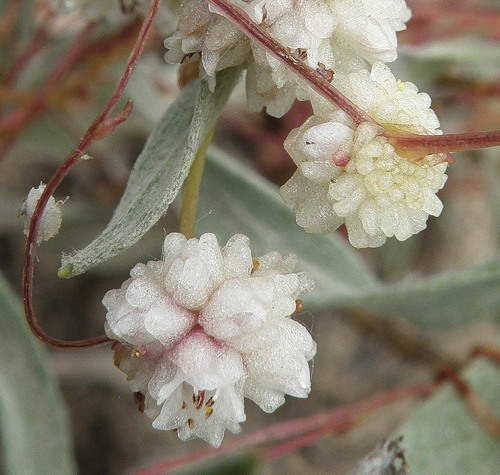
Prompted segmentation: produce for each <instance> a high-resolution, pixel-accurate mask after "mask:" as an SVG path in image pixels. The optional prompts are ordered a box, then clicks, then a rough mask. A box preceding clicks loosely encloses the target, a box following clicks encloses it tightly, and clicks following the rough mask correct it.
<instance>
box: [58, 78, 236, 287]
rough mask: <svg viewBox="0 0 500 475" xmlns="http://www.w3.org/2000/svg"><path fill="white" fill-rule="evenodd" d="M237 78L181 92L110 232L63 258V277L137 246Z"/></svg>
mask: <svg viewBox="0 0 500 475" xmlns="http://www.w3.org/2000/svg"><path fill="white" fill-rule="evenodd" d="M237 78H238V71H237V70H226V71H224V72H222V73H221V74H219V75H218V77H217V86H216V88H215V91H214V92H213V93H211V92H210V90H209V89H208V85H207V84H206V82H205V81H201V84H200V83H199V82H198V81H193V82H192V83H191V84H189V85H188V86H187V87H186V88H185V89H184V90H183V92H182V93H181V95H180V96H179V98H178V99H177V100H176V101H175V102H174V103H173V104H172V105H171V106H170V107H169V109H168V110H167V113H166V114H165V115H164V117H163V119H162V120H161V121H160V123H159V124H158V126H157V127H156V128H155V129H154V130H153V132H152V133H151V135H150V136H149V138H148V140H147V142H146V145H145V146H144V149H143V151H142V152H141V154H140V155H139V157H138V158H137V161H136V163H135V165H134V168H133V169H132V172H131V174H130V178H129V180H128V183H127V188H126V190H125V193H124V194H123V196H122V199H121V201H120V203H119V205H118V207H117V208H116V210H115V213H114V215H113V217H112V218H111V220H110V222H109V224H108V226H107V227H106V229H104V231H103V232H102V233H101V235H100V236H99V237H97V238H96V239H95V240H94V241H92V242H91V243H90V244H89V245H88V246H87V247H85V248H84V249H82V250H80V251H77V252H75V253H73V254H71V255H65V256H63V257H62V266H61V269H60V271H59V275H60V276H61V277H72V276H75V275H78V274H81V273H83V272H85V271H86V270H87V269H89V268H90V267H93V266H95V265H97V264H99V263H101V262H103V261H106V260H107V259H110V258H111V257H113V256H115V255H116V254H118V253H119V252H120V251H122V250H124V249H126V248H128V247H130V246H131V245H133V244H135V243H136V242H137V241H138V240H139V239H140V238H141V237H142V236H143V235H144V234H145V233H146V232H147V231H148V230H149V229H150V228H151V227H152V226H154V225H155V224H156V223H157V221H158V220H159V219H160V218H161V217H162V216H163V215H164V214H165V212H166V211H167V209H168V207H169V205H170V204H171V203H172V201H173V200H174V198H175V197H176V196H177V194H178V192H179V190H180V188H181V186H182V183H183V182H184V179H185V178H186V176H187V174H188V172H189V168H190V166H191V163H192V162H193V159H194V156H195V154H196V151H197V150H198V147H199V145H200V143H201V142H202V141H203V139H204V138H205V136H206V134H207V132H208V131H209V130H211V128H212V127H213V126H214V125H215V122H216V120H217V118H218V116H219V114H220V112H221V110H222V107H223V106H224V104H225V103H226V101H227V99H228V97H229V94H230V93H231V91H232V89H233V87H234V85H235V83H236V80H237Z"/></svg>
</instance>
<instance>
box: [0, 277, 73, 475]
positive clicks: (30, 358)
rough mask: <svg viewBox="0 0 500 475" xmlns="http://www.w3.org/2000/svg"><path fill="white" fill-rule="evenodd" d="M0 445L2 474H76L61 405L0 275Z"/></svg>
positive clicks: (36, 345) (45, 364)
mask: <svg viewBox="0 0 500 475" xmlns="http://www.w3.org/2000/svg"><path fill="white" fill-rule="evenodd" d="M0 334H1V335H2V344H1V345H0V430H1V436H0V440H1V443H2V452H3V453H2V456H1V457H0V459H1V460H2V462H3V463H2V465H3V466H2V467H0V472H1V473H5V474H6V475H18V474H21V473H33V474H35V473H36V474H39V475H53V474H64V475H71V474H73V473H76V467H75V463H74V460H73V456H72V443H71V439H70V434H69V431H68V423H67V420H66V413H65V409H64V402H63V400H62V397H61V395H60V394H59V389H58V387H57V382H56V381H55V379H54V377H53V375H52V374H51V372H50V370H49V367H48V362H47V356H46V354H45V351H43V348H42V346H41V345H40V344H39V343H38V342H37V341H36V340H35V338H34V337H33V335H32V334H31V333H30V332H29V330H28V327H27V325H26V323H25V321H24V313H23V311H22V308H21V305H20V302H19V299H18V298H17V296H16V295H14V293H13V292H12V290H11V289H10V288H9V286H8V284H7V282H6V280H5V279H4V277H3V276H2V275H1V274H0Z"/></svg>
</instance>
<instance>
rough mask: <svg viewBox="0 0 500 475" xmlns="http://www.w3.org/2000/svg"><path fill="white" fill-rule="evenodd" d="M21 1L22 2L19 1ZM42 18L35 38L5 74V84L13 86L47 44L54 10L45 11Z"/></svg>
mask: <svg viewBox="0 0 500 475" xmlns="http://www.w3.org/2000/svg"><path fill="white" fill-rule="evenodd" d="M18 3H20V2H18ZM42 15H43V16H42V18H41V20H40V25H39V26H38V27H37V29H36V31H35V34H34V35H33V39H32V41H31V43H30V44H29V46H28V47H27V48H26V49H25V50H24V51H23V52H22V53H21V54H20V55H19V56H18V57H17V58H16V59H15V61H14V64H13V66H12V68H11V69H10V71H9V72H8V73H7V74H6V75H5V78H4V79H3V81H2V82H3V83H4V86H12V85H13V84H14V83H15V82H16V80H17V78H18V77H19V75H20V74H21V72H22V71H23V70H24V69H25V68H26V66H27V65H28V64H29V62H30V60H31V59H32V58H33V57H34V56H35V55H36V54H37V53H38V52H39V51H40V50H42V49H43V48H44V46H45V45H46V44H47V39H48V36H49V26H48V23H49V21H50V20H51V18H52V12H50V11H44V12H43V13H42Z"/></svg>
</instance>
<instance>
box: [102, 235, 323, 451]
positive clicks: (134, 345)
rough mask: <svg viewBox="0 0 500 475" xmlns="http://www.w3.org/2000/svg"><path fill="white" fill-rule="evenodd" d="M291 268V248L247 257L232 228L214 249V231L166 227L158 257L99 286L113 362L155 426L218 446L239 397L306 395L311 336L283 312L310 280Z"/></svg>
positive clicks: (266, 403)
mask: <svg viewBox="0 0 500 475" xmlns="http://www.w3.org/2000/svg"><path fill="white" fill-rule="evenodd" d="M294 267H295V257H294V256H293V255H289V256H285V257H283V256H281V255H280V254H279V253H277V252H271V253H269V254H266V255H265V256H263V257H260V258H258V259H255V258H252V254H251V251H250V248H249V240H248V238H247V237H246V236H243V235H240V234H237V235H235V236H233V237H232V238H231V239H230V240H229V241H228V242H227V244H226V246H224V247H223V248H221V247H220V246H219V244H218V242H217V239H216V237H215V236H214V235H213V234H204V235H202V236H201V237H200V238H199V239H195V238H193V239H189V240H187V239H186V238H185V237H184V236H183V235H182V234H177V233H173V234H169V235H168V236H167V237H166V238H165V243H164V247H163V259H162V260H161V261H151V262H148V263H147V264H137V265H136V266H135V267H134V268H133V269H132V271H131V272H130V275H131V278H130V279H128V280H127V281H126V282H124V284H123V285H122V287H121V288H120V289H117V290H111V291H109V292H108V293H107V294H106V296H105V297H104V300H103V303H104V305H105V306H106V308H107V309H108V313H107V316H106V319H107V321H106V332H107V334H108V336H109V337H110V338H113V339H115V340H117V341H118V342H119V344H117V345H116V346H115V362H116V364H117V366H119V368H120V369H121V370H122V371H124V372H125V373H126V374H127V376H128V379H129V381H130V385H131V388H132V390H133V391H135V392H136V393H137V394H138V395H139V397H140V400H141V404H143V405H144V410H145V412H146V413H147V414H148V415H149V416H150V417H152V418H153V419H154V421H153V426H154V427H156V428H158V429H164V430H169V429H176V430H177V433H178V435H179V437H180V438H181V439H182V440H188V439H191V438H194V437H200V438H202V439H204V440H206V441H207V442H209V443H210V444H212V445H213V446H219V445H220V444H221V442H222V439H223V436H224V431H225V429H226V428H227V429H229V430H230V431H232V432H238V431H239V430H240V427H239V424H240V423H241V422H244V421H245V412H244V397H247V398H250V399H252V400H253V401H254V402H256V403H257V404H258V405H259V406H260V407H261V408H262V409H263V410H264V411H266V412H272V411H274V410H275V409H276V408H277V407H279V406H280V405H282V404H283V403H284V401H285V394H289V395H292V396H295V397H302V398H303V397H307V395H308V394H309V391H310V384H311V383H310V373H309V365H308V361H309V360H310V359H311V358H312V357H313V356H314V354H315V352H316V345H315V343H314V341H313V340H312V338H311V336H310V335H309V333H308V331H307V330H306V329H305V328H304V327H303V326H302V325H301V324H300V323H298V322H296V321H294V320H292V319H291V318H290V315H291V314H293V313H294V312H295V310H296V307H297V300H298V297H299V296H300V295H301V294H302V293H303V292H306V291H308V290H310V289H311V288H312V286H313V282H312V280H311V279H310V277H309V276H308V275H307V274H305V273H294V272H292V271H293V268H294Z"/></svg>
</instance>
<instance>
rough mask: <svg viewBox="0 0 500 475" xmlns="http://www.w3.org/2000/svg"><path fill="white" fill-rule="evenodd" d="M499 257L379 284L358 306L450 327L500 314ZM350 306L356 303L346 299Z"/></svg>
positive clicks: (423, 322)
mask: <svg viewBox="0 0 500 475" xmlns="http://www.w3.org/2000/svg"><path fill="white" fill-rule="evenodd" d="M499 288H500V258H497V259H495V260H493V261H491V262H487V263H485V264H480V265H476V266H473V267H469V268H467V269H465V270H462V271H454V272H447V273H443V274H439V275H436V276H432V277H427V278H425V279H418V280H410V281H406V282H401V283H397V284H391V285H385V286H380V287H379V288H378V289H375V290H372V291H368V292H366V293H365V294H364V295H362V296H360V298H359V300H358V302H357V306H359V307H362V308H364V309H366V310H370V311H372V312H375V313H380V314H384V315H397V316H400V317H404V318H406V319H408V320H410V321H411V322H413V323H415V324H417V325H424V326H433V327H451V326H456V325H461V324H463V323H468V322H472V321H475V320H480V319H483V318H497V319H498V317H499V316H500V292H499V291H498V289H499ZM346 303H347V304H348V305H349V306H351V305H353V304H355V303H354V302H346Z"/></svg>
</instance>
